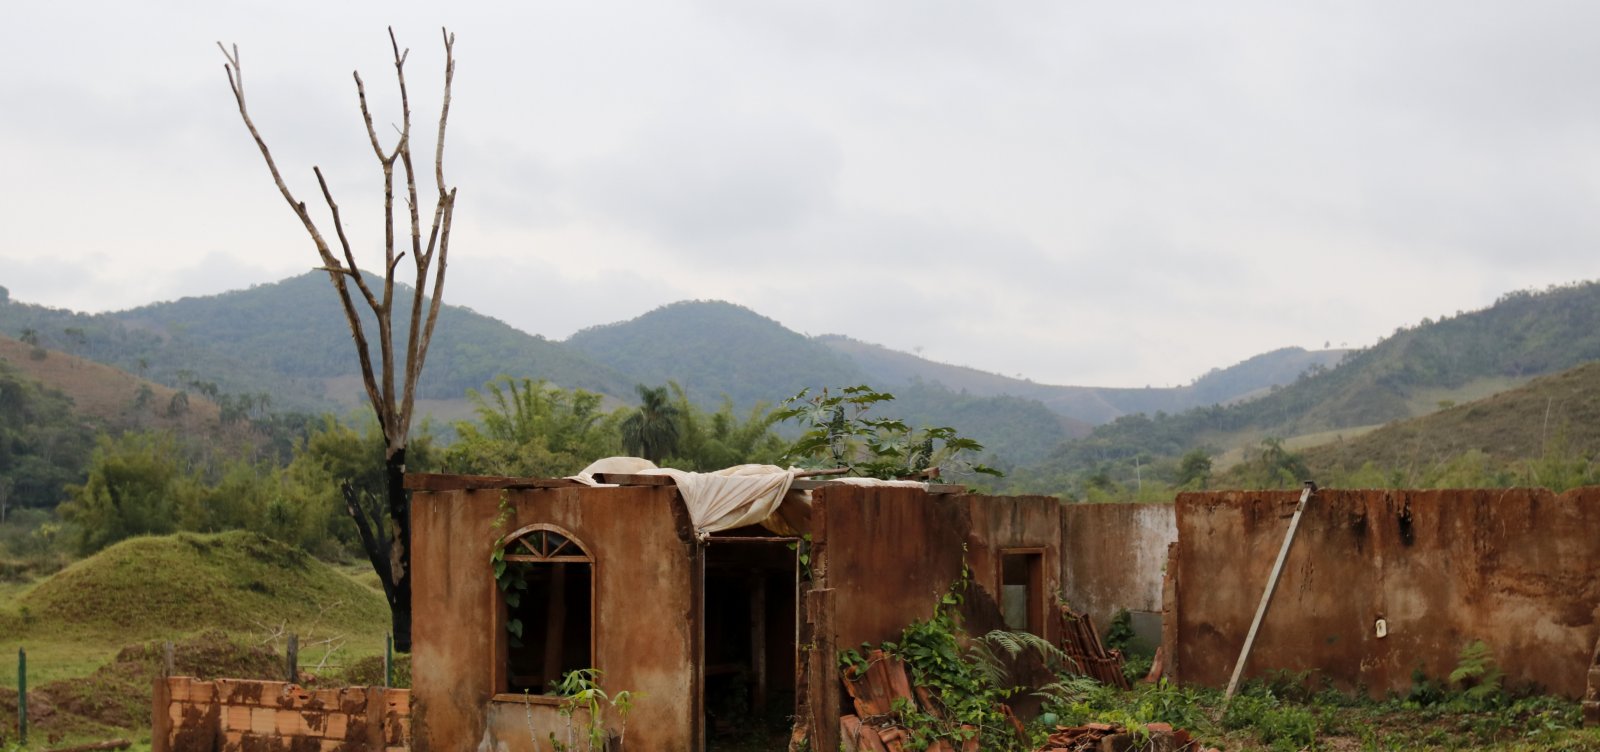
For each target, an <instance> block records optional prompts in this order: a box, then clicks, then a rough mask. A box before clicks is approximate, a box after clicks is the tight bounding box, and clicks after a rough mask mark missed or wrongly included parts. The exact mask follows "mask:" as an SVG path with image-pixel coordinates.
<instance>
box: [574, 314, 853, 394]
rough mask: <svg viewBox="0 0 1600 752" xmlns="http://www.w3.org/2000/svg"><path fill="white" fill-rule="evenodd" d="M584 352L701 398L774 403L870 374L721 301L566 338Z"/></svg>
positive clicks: (638, 377) (647, 381) (636, 375)
mask: <svg viewBox="0 0 1600 752" xmlns="http://www.w3.org/2000/svg"><path fill="white" fill-rule="evenodd" d="M566 344H568V345H570V346H571V347H573V348H574V349H576V350H578V351H579V352H582V353H584V354H585V355H588V356H589V357H591V358H594V359H595V360H598V361H600V362H603V363H607V364H609V365H611V366H612V367H614V368H616V369H617V370H619V371H622V372H624V373H627V374H629V375H631V376H633V378H635V379H636V380H638V381H640V382H641V383H645V384H661V383H665V382H667V381H669V380H670V381H676V382H678V383H679V384H682V385H684V386H685V387H688V388H689V390H690V393H691V396H693V397H695V398H696V399H697V400H702V401H712V402H714V401H715V400H717V399H720V395H723V394H726V395H728V396H729V397H731V398H733V401H734V403H735V404H738V405H749V404H753V403H755V402H757V401H763V400H765V401H768V402H774V401H777V400H779V399H783V398H785V397H790V396H793V395H794V394H795V393H796V392H799V391H800V390H801V389H804V388H806V387H812V388H816V387H819V386H846V385H852V384H859V383H862V382H864V381H866V380H867V376H866V374H865V373H864V372H862V371H861V369H859V368H857V367H856V365H855V364H854V363H852V362H850V361H849V360H848V359H845V358H842V357H840V356H838V355H836V354H835V353H834V352H833V351H832V350H829V349H828V348H826V347H824V346H822V345H820V344H817V343H816V342H814V341H812V340H811V339H809V338H807V337H806V336H805V335H802V334H800V333H799V332H795V331H791V330H789V329H787V328H785V327H784V326H783V325H782V324H779V323H778V322H776V321H773V320H772V319H769V318H767V317H765V316H762V315H760V314H758V313H756V312H755V311H752V310H750V309H748V308H744V307H742V306H737V305H734V304H732V303H724V302H721V301H683V302H679V303H673V304H671V305H667V306H662V307H661V308H657V309H655V310H653V311H651V312H649V313H646V314H644V315H643V316H640V317H638V318H636V319H632V320H630V321H623V322H619V323H615V324H606V325H604V326H597V327H592V328H589V329H585V330H583V331H581V332H578V333H577V334H574V335H572V336H571V337H569V338H568V339H567V340H566Z"/></svg>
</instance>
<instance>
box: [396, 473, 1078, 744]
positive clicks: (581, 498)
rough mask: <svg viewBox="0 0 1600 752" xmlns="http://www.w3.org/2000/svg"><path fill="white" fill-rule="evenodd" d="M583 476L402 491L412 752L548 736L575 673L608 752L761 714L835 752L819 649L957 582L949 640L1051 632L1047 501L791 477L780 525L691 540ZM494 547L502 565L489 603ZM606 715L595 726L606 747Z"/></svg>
mask: <svg viewBox="0 0 1600 752" xmlns="http://www.w3.org/2000/svg"><path fill="white" fill-rule="evenodd" d="M597 479H598V480H602V481H607V482H609V483H612V484H614V485H606V486H600V487H591V486H586V485H583V484H580V483H578V482H576V481H572V480H566V479H552V480H544V479H512V478H481V477H464V476H439V475H413V476H408V485H409V486H410V487H411V488H412V490H413V491H414V495H413V501H412V553H411V563H412V567H413V574H412V588H413V593H414V595H413V597H414V602H415V604H416V607H415V608H416V610H415V615H414V619H415V621H414V626H413V630H414V631H413V641H414V642H413V648H414V652H413V654H412V682H413V684H412V687H413V689H412V713H413V715H412V735H413V739H414V741H413V748H414V749H418V750H457V749H472V748H476V749H487V750H500V749H506V750H519V749H533V748H535V740H537V744H538V748H540V749H543V748H547V746H548V742H547V741H546V739H547V737H548V735H549V734H550V733H555V734H556V736H557V738H558V739H561V740H565V738H566V737H565V733H566V731H565V728H566V726H567V723H568V719H567V718H565V717H563V716H562V715H561V713H560V700H559V699H558V698H556V697H554V696H553V695H550V694H545V693H544V692H545V691H546V690H547V688H548V687H549V686H550V685H551V682H552V681H554V680H556V679H558V678H559V677H560V676H562V674H564V673H565V672H568V671H572V670H575V669H583V668H594V669H598V670H599V671H600V675H599V680H598V681H599V683H600V685H601V686H602V687H603V688H604V689H606V690H607V691H608V692H611V693H616V692H618V691H622V690H626V691H628V692H629V693H631V697H632V706H633V707H632V710H631V712H630V713H629V714H628V716H627V719H626V744H627V746H628V748H630V749H649V750H699V749H706V748H707V746H708V742H709V743H710V744H711V746H712V747H713V748H714V745H715V741H716V738H717V732H718V730H719V728H720V727H719V724H721V723H724V722H726V721H727V718H726V716H727V715H728V714H729V712H730V711H729V710H728V709H729V708H734V709H736V710H739V711H743V713H744V714H745V715H746V716H748V717H763V718H777V719H781V720H782V723H783V728H781V729H778V730H776V732H777V733H778V734H781V736H782V740H783V742H784V743H785V744H787V743H788V741H789V740H790V737H791V729H790V723H791V719H792V728H793V730H792V734H793V737H794V738H796V739H799V738H806V739H807V740H808V741H809V744H810V748H811V749H837V748H838V739H837V734H838V723H839V716H840V710H841V707H842V704H841V698H840V691H841V690H840V681H839V668H838V665H837V654H838V651H839V650H840V649H842V648H848V647H853V646H856V645H859V644H861V643H863V642H872V643H877V642H881V641H884V640H889V639H894V638H896V637H898V635H899V634H900V631H901V630H902V629H903V628H904V627H905V626H906V625H907V624H908V623H910V622H912V621H914V620H917V619H924V618H927V617H928V616H930V615H931V614H932V613H933V609H934V608H935V604H936V603H937V602H938V599H939V597H940V595H942V594H943V593H946V592H948V591H949V589H950V588H951V586H952V585H953V584H954V583H956V582H958V581H959V580H961V579H962V578H963V577H964V576H967V577H970V587H969V589H968V593H969V597H968V598H967V599H966V602H965V604H964V605H963V611H964V615H965V617H966V618H967V620H968V624H969V627H971V628H973V629H988V628H999V627H1002V626H1009V627H1010V628H1013V629H1026V630H1029V631H1032V632H1035V633H1037V634H1039V635H1041V636H1044V637H1046V638H1047V639H1050V640H1052V641H1054V640H1055V639H1057V635H1056V634H1055V632H1056V631H1057V630H1058V629H1059V627H1058V625H1057V624H1056V623H1055V619H1054V618H1053V617H1049V616H1048V615H1049V614H1051V613H1053V611H1052V610H1051V609H1052V608H1053V604H1054V598H1055V594H1056V593H1058V592H1059V590H1060V586H1059V577H1060V571H1061V569H1060V568H1061V558H1060V551H1059V547H1060V540H1061V516H1060V502H1059V501H1057V500H1056V499H1053V498H1047V497H990V496H982V495H973V494H968V493H965V492H964V489H960V488H959V487H952V486H928V487H892V486H859V485H850V484H846V483H839V482H831V481H806V480H796V481H793V485H794V486H795V487H796V488H797V489H798V490H804V491H808V492H809V494H810V497H811V498H810V503H809V505H808V507H807V508H804V509H801V510H796V509H794V508H793V507H794V505H793V504H792V495H791V501H790V502H785V506H789V507H791V508H790V509H788V510H787V511H786V513H784V514H781V515H774V521H775V522H776V521H778V520H777V518H778V517H781V518H783V519H782V522H781V524H773V525H771V527H772V528H778V529H779V530H780V531H781V532H775V531H774V530H773V529H770V528H769V527H764V526H761V525H741V526H738V527H734V528H730V529H723V530H716V531H714V532H710V533H707V532H705V530H703V529H697V527H696V524H695V523H694V522H693V521H692V520H691V514H690V510H689V509H688V507H687V506H686V504H685V500H684V496H683V494H682V493H680V490H679V488H678V486H677V485H675V484H674V482H673V480H672V479H671V478H668V477H662V476H648V475H630V476H599V477H598V478H597ZM796 511H801V512H803V514H798V515H797V514H795V512H796ZM497 543H498V544H500V545H503V546H504V549H503V551H504V554H503V561H505V562H507V564H506V566H518V567H522V568H523V570H522V571H523V574H521V575H519V578H520V579H522V580H523V581H524V585H521V586H518V587H517V588H512V590H514V591H515V592H516V596H515V597H512V598H510V599H508V597H507V595H506V594H504V593H502V592H501V587H500V585H498V584H497V578H496V569H495V563H494V562H493V561H491V560H492V559H493V558H494V557H495V551H496V546H497ZM508 600H509V601H511V603H510V604H509V605H508ZM512 620H515V621H516V622H518V626H519V627H520V632H521V634H520V635H518V634H516V633H515V631H514V630H512V629H508V622H510V621H512ZM617 715H618V714H617V713H614V712H613V713H610V714H608V715H606V717H605V722H604V726H605V727H606V729H607V730H608V732H609V733H612V734H615V735H619V736H620V735H621V733H622V731H623V729H622V727H621V723H620V720H619V719H618V718H617ZM573 722H574V725H576V726H578V727H579V728H583V727H585V726H586V725H587V723H588V721H587V719H586V718H585V717H584V716H583V714H582V713H581V712H580V713H579V714H578V717H576V718H574V719H573ZM780 748H781V747H780Z"/></svg>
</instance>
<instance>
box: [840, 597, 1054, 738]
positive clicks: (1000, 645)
mask: <svg viewBox="0 0 1600 752" xmlns="http://www.w3.org/2000/svg"><path fill="white" fill-rule="evenodd" d="M969 586H970V582H969V581H968V580H967V579H965V577H963V579H962V580H961V581H960V582H958V583H956V585H955V586H953V587H952V588H951V589H950V591H949V592H947V593H945V594H944V595H943V596H941V598H940V600H939V604H938V606H937V607H936V608H935V609H934V614H933V616H932V617H930V618H928V619H927V620H925V621H918V622H914V623H912V624H911V625H910V626H908V627H906V628H905V631H904V632H902V633H901V635H900V639H899V640H897V641H894V642H885V643H883V644H882V645H881V646H878V647H876V648H874V646H872V645H862V646H861V650H859V651H858V650H847V651H844V652H843V653H842V654H841V655H840V656H839V662H840V665H841V667H843V668H844V669H845V671H846V676H847V677H851V678H853V677H856V676H860V675H861V674H862V673H864V672H865V671H866V670H867V669H868V663H869V661H870V660H871V657H870V656H871V655H872V654H873V652H874V650H878V649H881V650H882V651H883V652H884V653H886V654H888V655H890V656H893V657H896V658H899V659H900V660H902V661H904V662H905V665H906V669H907V671H908V672H909V674H910V679H911V684H912V686H915V687H920V688H923V689H926V690H928V691H929V692H930V693H931V700H932V701H933V702H934V703H937V706H938V707H937V708H930V707H925V708H917V707H913V706H911V705H909V704H906V703H904V702H903V701H897V702H896V705H895V708H894V711H893V715H894V717H893V719H892V720H891V722H892V723H894V724H895V725H897V726H900V727H902V728H904V729H905V730H906V731H907V732H908V733H909V734H910V737H911V738H910V739H909V741H908V743H907V746H906V748H907V749H912V750H921V749H927V748H928V746H929V745H931V744H933V743H934V742H936V741H939V740H945V741H949V742H951V743H952V745H953V746H955V747H956V748H958V749H959V748H960V747H961V744H962V743H963V742H965V741H967V740H969V739H972V738H974V737H976V738H977V739H978V740H979V748H980V749H984V750H996V751H999V752H1003V751H1005V750H1024V749H1027V750H1031V749H1034V748H1036V746H1037V745H1027V744H1025V740H1022V739H1019V738H1017V736H1016V733H1015V731H1014V730H1013V727H1012V726H1011V723H1010V720H1009V715H1008V713H1007V712H1006V711H1005V710H1003V709H1002V705H1003V703H1005V701H1006V700H1009V699H1010V698H1012V697H1014V696H1016V695H1018V694H1020V693H1022V692H1024V691H1026V688H1024V687H1022V686H1018V685H1017V684H1016V683H1014V682H1013V681H1012V678H1011V674H1010V671H1009V670H1008V666H1010V665H1012V664H1014V663H1015V662H1016V661H1017V659H1018V658H1019V657H1020V656H1022V655H1023V654H1024V653H1030V654H1032V655H1033V656H1035V657H1037V658H1039V659H1042V660H1044V661H1045V662H1047V663H1049V664H1053V665H1055V666H1058V667H1059V666H1061V665H1062V664H1063V663H1064V662H1065V660H1066V656H1064V655H1063V654H1062V653H1061V652H1060V650H1059V649H1057V648H1056V647H1055V646H1054V645H1051V644H1050V643H1049V642H1046V641H1045V640H1043V639H1041V638H1039V637H1037V636H1035V635H1032V634H1028V633H1025V632H1022V633H1014V632H1000V631H995V632H990V633H988V634H987V635H984V636H983V637H981V638H978V639H971V638H970V637H969V636H968V635H967V634H966V632H965V630H964V629H963V627H962V625H961V624H960V621H959V619H958V617H957V614H956V611H957V609H958V608H959V607H960V606H961V603H962V601H963V599H964V598H965V593H966V590H967V588H968V587H969ZM897 699H898V698H897Z"/></svg>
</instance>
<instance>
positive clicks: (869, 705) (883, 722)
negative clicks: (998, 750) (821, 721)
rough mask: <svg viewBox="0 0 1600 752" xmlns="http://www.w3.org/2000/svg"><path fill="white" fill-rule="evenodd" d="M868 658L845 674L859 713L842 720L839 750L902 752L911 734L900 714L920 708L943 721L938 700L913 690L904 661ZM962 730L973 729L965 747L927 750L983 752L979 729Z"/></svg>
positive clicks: (877, 655) (938, 744)
mask: <svg viewBox="0 0 1600 752" xmlns="http://www.w3.org/2000/svg"><path fill="white" fill-rule="evenodd" d="M866 659H867V663H866V668H865V669H862V670H857V669H856V668H854V667H852V668H850V669H848V670H846V671H845V672H844V674H843V675H842V678H843V680H844V689H845V692H847V693H849V695H850V699H851V700H852V701H853V702H854V703H855V708H856V712H855V714H854V715H847V716H844V717H842V718H840V719H839V741H840V749H842V750H844V751H845V752H901V751H902V750H904V749H905V744H906V742H907V741H909V739H910V732H909V731H907V730H906V728H905V726H903V725H901V724H900V716H901V714H902V713H904V712H905V711H909V710H915V709H917V708H921V709H922V711H923V712H925V713H927V714H929V715H932V716H933V717H935V718H939V717H941V710H940V708H939V704H938V703H937V702H934V701H933V698H932V696H931V695H930V694H929V692H928V690H927V689H925V688H923V687H917V688H915V689H912V687H911V679H910V678H909V677H908V676H907V675H906V666H905V663H903V662H902V661H901V660H900V659H899V658H896V657H894V656H892V655H889V654H888V653H885V652H883V651H882V650H874V651H872V652H871V653H869V654H868V655H867V656H866ZM962 728H963V729H969V730H971V731H972V737H971V738H969V739H967V740H966V742H964V743H962V745H961V746H960V747H956V746H955V745H953V744H951V743H950V742H948V741H946V740H943V739H940V740H937V741H935V742H933V743H932V744H930V745H929V746H928V748H927V749H928V752H978V734H977V731H978V730H977V729H975V728H973V727H971V726H962ZM1019 728H1020V724H1019Z"/></svg>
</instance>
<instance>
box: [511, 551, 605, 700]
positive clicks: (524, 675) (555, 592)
mask: <svg viewBox="0 0 1600 752" xmlns="http://www.w3.org/2000/svg"><path fill="white" fill-rule="evenodd" d="M504 559H505V565H506V569H505V574H504V575H502V580H503V581H504V582H503V585H502V591H503V592H504V596H505V605H506V625H505V626H506V631H507V633H508V634H507V635H506V637H507V647H506V671H505V679H506V680H505V687H504V688H503V689H502V690H501V691H504V692H511V693H517V694H520V693H523V692H529V693H532V694H550V693H553V692H554V690H555V686H556V685H557V684H558V683H559V682H560V681H561V677H562V676H564V675H566V674H567V673H569V672H571V671H576V670H578V669H582V668H590V667H592V665H593V652H592V648H593V644H594V622H593V605H594V560H593V558H591V557H590V556H589V554H588V552H587V551H585V550H584V548H583V545H582V544H580V543H578V541H576V540H575V539H574V538H573V537H572V535H571V534H569V533H567V532H566V531H563V530H559V529H556V528H553V527H549V526H535V527H532V528H525V529H523V530H520V531H518V532H517V533H515V534H513V536H512V537H511V538H510V539H509V540H508V541H507V543H506V546H505V555H504Z"/></svg>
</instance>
